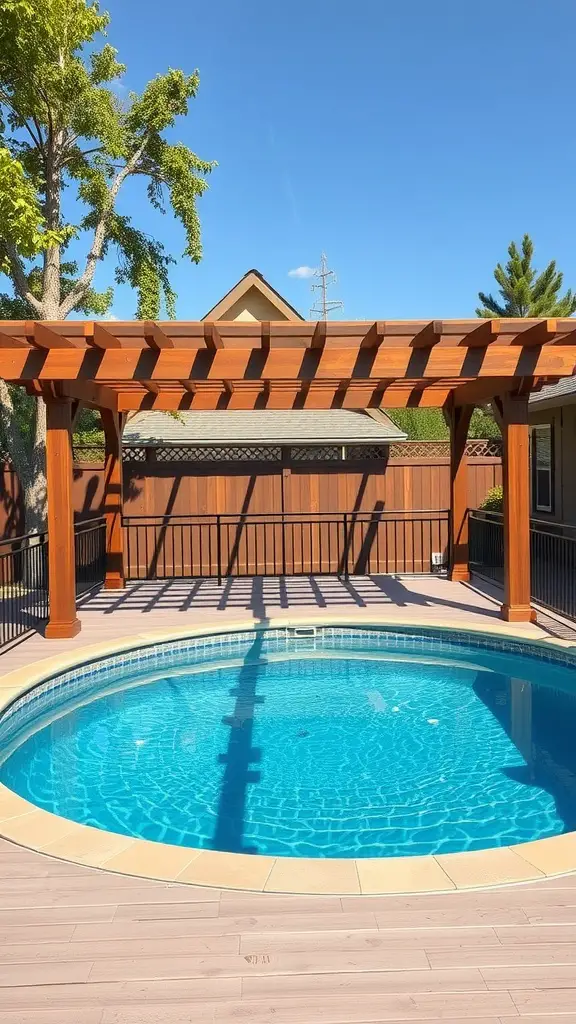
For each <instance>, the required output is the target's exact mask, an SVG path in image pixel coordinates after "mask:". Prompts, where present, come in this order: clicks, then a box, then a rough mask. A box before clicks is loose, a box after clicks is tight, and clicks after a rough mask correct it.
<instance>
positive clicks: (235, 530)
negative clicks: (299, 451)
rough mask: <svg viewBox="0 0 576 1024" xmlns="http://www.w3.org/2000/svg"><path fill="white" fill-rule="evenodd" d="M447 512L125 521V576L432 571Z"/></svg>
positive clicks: (443, 548)
mask: <svg viewBox="0 0 576 1024" xmlns="http://www.w3.org/2000/svg"><path fill="white" fill-rule="evenodd" d="M448 523H449V513H448V512H447V511H446V510H443V509H442V510H432V511H399V512H384V511H380V512H372V513H365V512H359V513H330V514H327V515H315V516H309V515H297V514H290V513H288V514H284V515H283V514H275V515H274V514H272V515H270V514H269V515H266V516H264V515H251V514H250V515H240V516H233V515H215V516H127V517H125V518H124V521H123V526H124V531H125V560H126V574H127V576H128V578H130V579H166V578H168V579H173V578H191V577H204V578H211V577H212V578H216V579H218V580H219V581H221V580H222V578H224V577H228V576H280V575H285V576H299V575H310V574H314V575H321V574H339V575H343V576H347V575H353V574H358V575H363V574H367V573H383V574H384V573H430V572H432V571H433V570H434V568H437V569H439V568H441V567H442V565H445V564H446V562H447V558H448V554H447V546H448Z"/></svg>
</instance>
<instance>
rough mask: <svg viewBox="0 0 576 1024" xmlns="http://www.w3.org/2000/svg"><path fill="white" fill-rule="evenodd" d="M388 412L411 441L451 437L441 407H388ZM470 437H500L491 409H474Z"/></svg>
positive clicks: (443, 439) (442, 439) (469, 429)
mask: <svg viewBox="0 0 576 1024" xmlns="http://www.w3.org/2000/svg"><path fill="white" fill-rule="evenodd" d="M386 414H387V415H388V416H389V417H390V419H391V420H392V422H393V423H395V424H396V426H397V427H399V428H400V430H403V431H404V433H406V434H407V435H408V440H409V441H447V440H448V438H449V437H450V431H449V430H448V426H447V423H446V420H445V419H444V414H443V412H442V410H441V409H387V410H386ZM468 437H477V438H489V437H500V428H499V427H498V424H497V423H496V420H495V419H494V417H493V415H492V413H491V412H490V410H489V409H484V408H478V409H474V412H473V413H472V418H471V420H470V426H469V428H468Z"/></svg>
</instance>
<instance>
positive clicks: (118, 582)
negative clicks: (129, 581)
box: [104, 576, 126, 590]
mask: <svg viewBox="0 0 576 1024" xmlns="http://www.w3.org/2000/svg"><path fill="white" fill-rule="evenodd" d="M125 588H126V580H125V579H124V578H123V577H122V576H106V578H105V580H104V590H125Z"/></svg>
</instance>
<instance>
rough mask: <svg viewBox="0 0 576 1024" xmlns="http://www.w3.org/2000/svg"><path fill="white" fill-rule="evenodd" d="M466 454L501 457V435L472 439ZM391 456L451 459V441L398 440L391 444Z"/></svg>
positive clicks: (468, 443)
mask: <svg viewBox="0 0 576 1024" xmlns="http://www.w3.org/2000/svg"><path fill="white" fill-rule="evenodd" d="M466 454H467V455H470V456H472V457H474V458H500V456H501V455H502V440H501V439H500V438H499V437H494V438H489V439H487V440H484V439H481V438H480V439H475V438H474V439H472V440H470V441H468V442H467V444H466ZM390 457H391V458H393V459H414V461H424V462H425V461H426V460H429V459H449V458H450V442H449V441H396V442H394V444H391V445H390Z"/></svg>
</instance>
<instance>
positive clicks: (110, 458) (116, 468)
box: [100, 409, 126, 590]
mask: <svg viewBox="0 0 576 1024" xmlns="http://www.w3.org/2000/svg"><path fill="white" fill-rule="evenodd" d="M100 417H101V420H102V427H103V429H104V437H105V445H106V448H105V464H104V517H105V519H106V574H105V577H104V588H105V589H106V590H122V588H123V587H124V586H125V585H126V580H125V576H124V534H123V531H122V511H123V482H122V427H123V417H122V416H121V415H119V414H118V413H116V412H112V411H111V410H110V409H101V410H100Z"/></svg>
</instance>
